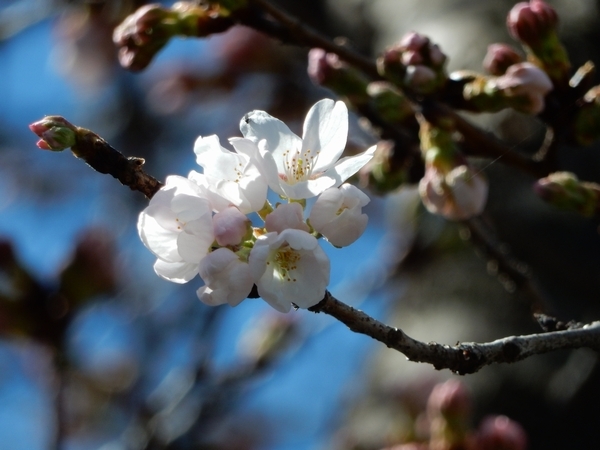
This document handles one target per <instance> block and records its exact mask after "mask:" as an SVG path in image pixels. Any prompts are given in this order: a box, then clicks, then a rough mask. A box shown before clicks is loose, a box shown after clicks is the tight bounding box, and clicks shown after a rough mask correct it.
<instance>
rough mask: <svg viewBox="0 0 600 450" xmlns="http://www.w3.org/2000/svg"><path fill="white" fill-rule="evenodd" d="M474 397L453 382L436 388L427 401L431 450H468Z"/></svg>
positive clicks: (459, 384)
mask: <svg viewBox="0 0 600 450" xmlns="http://www.w3.org/2000/svg"><path fill="white" fill-rule="evenodd" d="M470 413H471V396H470V394H469V392H468V391H467V389H466V387H465V386H464V385H463V384H462V383H461V382H460V381H458V380H455V379H452V380H448V381H446V382H445V383H441V384H438V385H437V386H435V387H434V388H433V391H431V394H430V395H429V400H428V402H427V416H428V417H429V421H430V434H431V442H430V449H431V450H453V449H462V448H466V443H467V440H468V422H469V415H470Z"/></svg>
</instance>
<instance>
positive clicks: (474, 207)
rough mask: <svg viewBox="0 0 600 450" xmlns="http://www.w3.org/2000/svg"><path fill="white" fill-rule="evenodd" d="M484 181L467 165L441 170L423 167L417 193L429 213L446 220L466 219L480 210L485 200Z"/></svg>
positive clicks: (485, 189)
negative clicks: (446, 170)
mask: <svg viewBox="0 0 600 450" xmlns="http://www.w3.org/2000/svg"><path fill="white" fill-rule="evenodd" d="M487 193H488V184H487V181H485V179H484V178H483V177H482V176H481V175H480V174H479V173H477V172H474V171H473V170H472V169H471V167H469V166H467V165H461V166H457V167H455V168H454V169H452V170H451V171H449V172H442V171H440V170H438V169H437V168H435V167H433V166H426V168H425V176H424V177H423V178H422V179H421V181H420V182H419V194H420V195H421V199H422V200H423V204H424V205H425V207H426V208H427V210H428V211H429V212H432V213H434V214H440V215H442V216H444V217H445V218H446V219H448V220H466V219H469V218H471V217H474V216H478V215H479V214H481V213H482V212H483V209H484V208H485V203H486V200H487Z"/></svg>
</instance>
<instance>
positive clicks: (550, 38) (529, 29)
mask: <svg viewBox="0 0 600 450" xmlns="http://www.w3.org/2000/svg"><path fill="white" fill-rule="evenodd" d="M506 23H507V26H508V29H509V31H510V33H511V34H512V36H513V37H514V38H515V39H517V40H519V41H520V42H521V43H522V44H523V45H524V47H525V50H526V51H527V59H528V60H529V61H531V62H534V63H536V64H537V65H538V66H540V67H541V68H542V69H543V70H544V71H545V72H546V73H547V74H548V76H549V77H550V79H551V80H552V81H553V82H555V84H557V85H564V84H566V83H567V81H568V79H569V73H570V70H571V63H570V62H569V56H568V55H567V51H566V50H565V48H564V47H563V45H562V44H561V43H560V40H559V39H558V35H557V34H556V26H557V24H558V15H557V14H556V11H555V10H554V9H553V8H552V7H551V6H549V5H548V4H547V3H545V2H543V1H542V0H531V1H530V2H529V3H517V4H516V5H515V6H514V7H513V9H512V10H511V11H510V13H509V14H508V18H507V21H506Z"/></svg>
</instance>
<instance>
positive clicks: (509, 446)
mask: <svg viewBox="0 0 600 450" xmlns="http://www.w3.org/2000/svg"><path fill="white" fill-rule="evenodd" d="M476 443H477V445H476V448H477V450H525V449H526V448H527V435H526V433H525V430H523V427H522V426H521V425H519V424H518V423H517V422H514V421H512V420H510V419H509V418H508V417H506V416H491V417H487V418H485V419H484V420H483V422H482V423H481V425H480V426H479V431H478V432H477V436H476Z"/></svg>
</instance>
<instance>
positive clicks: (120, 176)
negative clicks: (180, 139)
mask: <svg viewBox="0 0 600 450" xmlns="http://www.w3.org/2000/svg"><path fill="white" fill-rule="evenodd" d="M71 150H72V151H73V154H74V155H75V156H76V157H78V158H80V159H83V160H84V161H85V162H86V163H87V164H88V165H89V166H90V167H91V168H92V169H94V170H96V171H97V172H100V173H106V174H109V175H112V176H113V177H114V178H116V179H117V180H119V181H120V182H121V183H122V184H123V185H125V186H129V188H130V189H131V190H134V191H140V192H141V193H142V194H144V195H145V196H146V197H147V198H149V199H150V198H152V196H153V195H154V194H155V193H156V192H157V191H158V190H159V189H160V188H161V187H162V183H161V182H160V181H158V180H157V179H156V178H154V177H152V176H150V175H148V174H147V173H146V172H144V170H143V169H142V166H143V165H144V162H145V161H144V159H143V158H136V157H135V156H131V157H125V156H123V154H121V153H120V152H118V151H117V150H115V149H114V148H113V147H111V146H110V144H109V143H108V142H106V141H105V140H104V139H102V138H101V137H100V136H98V135H97V134H96V133H94V132H92V131H90V130H86V129H85V128H81V127H77V138H76V143H75V145H73V147H71Z"/></svg>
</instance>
